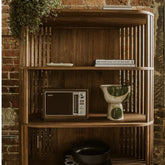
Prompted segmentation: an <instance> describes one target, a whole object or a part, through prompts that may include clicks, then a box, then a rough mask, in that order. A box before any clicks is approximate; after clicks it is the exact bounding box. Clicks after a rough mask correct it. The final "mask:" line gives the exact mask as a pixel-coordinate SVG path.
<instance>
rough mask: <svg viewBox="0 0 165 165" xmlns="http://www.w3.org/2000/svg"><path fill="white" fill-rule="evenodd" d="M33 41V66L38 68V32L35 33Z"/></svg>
mask: <svg viewBox="0 0 165 165" xmlns="http://www.w3.org/2000/svg"><path fill="white" fill-rule="evenodd" d="M34 40H35V42H34V43H35V44H34V45H35V46H34V47H35V60H34V61H35V64H34V66H35V67H37V66H38V44H39V42H38V32H36V35H35V38H34Z"/></svg>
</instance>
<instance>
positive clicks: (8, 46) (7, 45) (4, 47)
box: [2, 43, 11, 49]
mask: <svg viewBox="0 0 165 165" xmlns="http://www.w3.org/2000/svg"><path fill="white" fill-rule="evenodd" d="M10 48H11V44H9V43H3V45H2V49H10Z"/></svg>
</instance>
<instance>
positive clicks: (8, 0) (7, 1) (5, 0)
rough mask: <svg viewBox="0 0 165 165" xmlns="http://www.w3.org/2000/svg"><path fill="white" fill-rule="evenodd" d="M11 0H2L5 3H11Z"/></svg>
mask: <svg viewBox="0 0 165 165" xmlns="http://www.w3.org/2000/svg"><path fill="white" fill-rule="evenodd" d="M10 2H11V0H2V4H3V5H9V4H10Z"/></svg>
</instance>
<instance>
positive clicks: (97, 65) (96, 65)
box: [95, 64, 135, 67]
mask: <svg viewBox="0 0 165 165" xmlns="http://www.w3.org/2000/svg"><path fill="white" fill-rule="evenodd" d="M95 67H135V64H133V65H121V64H118V65H117V64H116V65H111V64H109V65H101V64H95Z"/></svg>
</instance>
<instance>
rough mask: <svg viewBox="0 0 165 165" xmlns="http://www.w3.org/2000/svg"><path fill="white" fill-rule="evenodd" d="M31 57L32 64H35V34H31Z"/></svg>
mask: <svg viewBox="0 0 165 165" xmlns="http://www.w3.org/2000/svg"><path fill="white" fill-rule="evenodd" d="M30 57H31V61H30V66H32V67H33V66H34V60H35V58H34V35H30Z"/></svg>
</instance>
